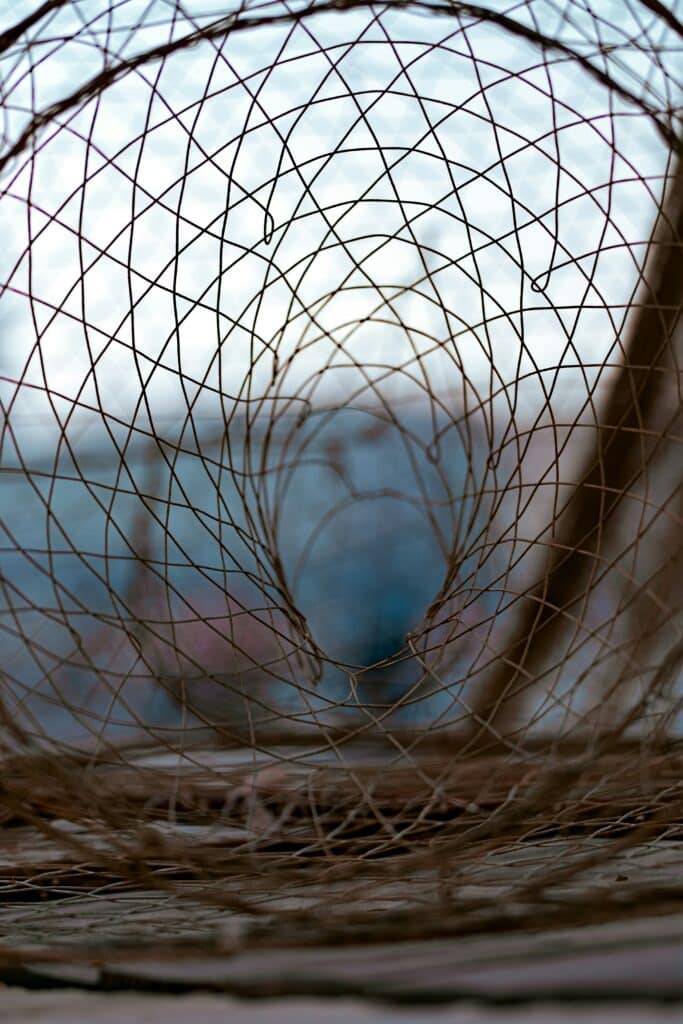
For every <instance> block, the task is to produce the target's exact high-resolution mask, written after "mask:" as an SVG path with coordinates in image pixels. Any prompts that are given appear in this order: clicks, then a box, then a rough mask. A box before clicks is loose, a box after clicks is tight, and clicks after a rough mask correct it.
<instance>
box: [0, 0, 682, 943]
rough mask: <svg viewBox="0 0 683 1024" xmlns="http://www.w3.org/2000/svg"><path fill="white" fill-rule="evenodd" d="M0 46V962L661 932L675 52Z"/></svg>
mask: <svg viewBox="0 0 683 1024" xmlns="http://www.w3.org/2000/svg"><path fill="white" fill-rule="evenodd" d="M3 18H4V20H3V32H2V33H1V34H0V73H1V76H2V77H1V83H2V102H3V113H4V121H3V150H2V154H1V161H0V162H1V164H2V194H1V199H0V210H1V211H2V225H3V229H2V230H3V246H2V253H1V255H0V260H1V264H2V266H1V281H2V293H1V297H0V310H1V312H2V323H3V344H2V348H1V349H0V358H1V360H2V366H1V372H2V392H1V397H2V414H3V419H2V431H1V433H0V469H1V472H2V476H0V486H1V488H2V508H1V512H0V524H1V525H2V532H3V539H2V551H1V554H0V564H1V566H2V571H1V576H0V584H1V597H0V630H1V633H0V636H1V639H0V645H1V650H2V659H1V661H0V670H1V672H2V690H1V694H2V704H1V720H0V752H1V753H2V757H3V760H4V766H3V775H2V788H1V789H0V815H1V816H2V822H3V823H4V825H5V826H6V828H5V829H4V833H5V834H6V836H7V840H6V843H5V849H6V851H7V853H6V855H5V857H4V866H3V868H2V873H3V877H4V883H3V889H4V892H5V893H6V894H7V898H8V905H10V906H13V907H14V906H17V907H19V906H20V908H21V910H20V911H18V910H12V911H11V912H8V914H7V915H6V916H5V917H4V919H3V918H2V915H0V931H2V935H3V940H2V941H3V942H4V943H5V944H6V945H10V946H14V947H16V948H20V949H24V948H27V949H30V950H32V951H33V952H34V953H35V951H36V948H37V947H38V946H45V945H47V946H50V947H51V949H52V952H53V953H54V951H55V949H57V950H59V949H64V950H67V949H74V948H79V947H80V946H82V945H84V944H85V941H86V937H85V933H84V931H83V927H82V925H81V926H79V927H77V926H76V925H75V924H73V923H72V925H69V924H67V925H65V924H64V921H65V919H66V918H65V916H64V913H63V911H64V906H65V903H68V904H69V906H70V907H75V908H76V910H78V908H79V907H80V908H81V910H83V907H84V906H85V903H86V902H87V904H88V906H91V907H95V908H96V922H95V924H92V925H89V926H88V928H89V929H90V930H89V931H88V938H87V941H88V943H89V944H90V945H92V942H93V938H92V934H94V935H95V942H96V943H97V942H100V943H102V944H104V945H106V944H107V942H113V941H116V942H120V941H122V939H123V938H125V940H126V941H127V942H137V943H139V944H145V943H152V942H158V941H160V936H159V935H158V933H155V932H154V930H153V929H150V925H149V920H148V918H144V914H143V915H142V917H141V918H140V920H137V919H136V917H135V914H131V913H130V912H129V910H126V913H125V915H122V911H121V909H120V908H121V906H122V905H123V904H117V903H116V900H113V902H112V899H113V897H112V893H118V894H120V896H121V899H124V898H125V894H126V893H127V892H133V891H135V892H139V891H140V890H144V891H145V892H147V893H156V894H157V899H158V901H160V903H163V901H167V903H164V906H165V907H166V910H165V912H167V913H169V914H171V911H170V909H169V907H171V905H173V906H175V905H176V902H174V901H180V902H181V903H182V901H183V900H185V901H186V902H185V903H183V907H184V910H183V911H182V912H180V917H179V918H178V920H180V921H182V922H183V923H182V927H181V926H180V925H179V924H178V922H177V921H176V919H175V918H174V919H173V920H174V921H175V923H174V924H172V925H171V924H169V931H168V935H167V937H169V938H173V939H178V938H182V937H188V936H189V937H193V936H195V937H196V935H202V936H206V935H212V936H215V935H216V934H219V933H220V929H221V928H222V927H223V925H224V924H225V921H226V920H230V921H231V922H232V924H231V927H233V928H234V927H235V926H236V925H235V922H239V927H240V928H242V929H243V934H244V935H245V936H249V935H259V936H261V935H263V932H264V929H265V930H266V931H268V929H269V928H273V929H275V932H276V933H277V932H278V929H282V928H287V929H289V931H288V932H287V934H289V935H291V934H299V932H298V931H297V929H299V930H300V934H301V935H302V936H304V937H308V938H310V939H316V938H319V937H321V936H323V937H324V936H326V935H338V934H339V933H340V932H342V933H344V932H345V930H350V931H354V929H355V933H362V934H364V935H390V934H399V933H400V934H401V935H405V934H406V933H408V932H409V931H412V932H419V933H427V932H433V931H439V930H445V929H451V930H452V929H456V928H466V927H486V926H487V925H491V924H492V923H493V922H494V921H497V920H499V919H500V916H501V914H503V915H506V916H507V917H510V918H514V919H516V920H518V919H523V920H526V919H529V918H531V919H534V920H536V919H541V918H542V919H555V918H557V919H560V918H561V919H565V918H566V917H568V916H574V917H580V916H581V915H582V914H585V913H587V912H590V908H591V905H592V904H593V903H595V902H599V910H597V909H594V912H595V913H600V914H604V915H611V914H616V913H620V912H624V910H625V909H628V910H629V912H632V911H633V908H634V907H635V908H638V907H645V906H647V907H650V908H652V907H653V906H656V907H658V908H660V909H666V908H668V907H670V906H673V905H675V903H676V899H677V898H679V897H680V893H678V896H677V890H676V886H675V885H674V886H673V887H671V886H669V885H667V883H666V877H665V876H666V872H664V874H661V873H660V872H659V871H658V868H657V866H658V865H662V864H664V865H665V864H666V863H667V862H671V863H674V862H675V858H676V852H675V851H676V848H677V847H676V842H677V841H680V835H681V833H680V821H681V800H682V796H683V794H682V791H681V781H680V780H681V748H680V734H681V718H680V709H681V694H682V691H681V682H680V663H681V659H682V658H683V641H682V633H681V630H682V627H683V618H682V615H681V611H682V605H681V597H682V593H681V572H682V571H683V560H682V557H681V555H682V550H683V549H682V547H681V525H682V511H681V508H682V507H681V482H682V479H681V476H682V475H681V454H680V434H681V416H680V408H681V406H680V366H679V360H680V350H681V339H682V336H681V330H682V328H681V324H680V311H681V302H682V298H683V258H682V256H681V252H682V249H681V245H682V237H683V202H682V197H683V187H682V184H683V181H682V178H681V171H680V163H679V158H680V149H681V144H680V141H679V140H680V116H679V115H680V109H681V76H680V66H681V65H680V58H681V48H682V47H683V27H682V26H681V23H680V21H679V20H677V18H676V16H675V15H674V14H673V13H670V12H669V11H668V9H665V7H664V5H661V4H658V3H657V4H656V3H654V2H653V3H647V2H640V0H629V2H627V3H623V2H620V3H615V4H611V3H604V4H600V5H598V10H594V9H593V8H592V7H591V6H590V5H588V4H584V3H582V2H580V0H573V2H571V3H566V4H562V5H559V6H557V5H555V4H553V3H551V2H545V0H543V2H541V0H538V2H535V3H531V2H529V3H526V4H518V5H516V6H514V7H510V8H509V9H508V8H507V7H505V6H504V5H502V4H498V3H492V4H487V5H484V6H481V7H480V6H475V5H469V4H459V3H448V4H430V3H409V4H403V3H391V2H390V3H387V4H382V5H379V6H378V5H374V4H373V5H369V4H366V3H363V2H349V3H346V2H342V3H338V2H335V3H334V4H329V3H325V2H320V3H317V4H312V5H303V6H302V5H297V4H283V3H280V2H274V3H270V4H259V5H257V4H251V5H241V6H239V7H233V8H226V6H225V5H224V4H213V5H212V4H211V3H209V4H208V5H207V4H205V3H203V4H199V3H197V4H195V3H187V4H182V5H181V4H179V3H162V2H151V3H148V4H146V5H143V4H138V3H136V2H133V0H127V2H123V3H119V4H107V3H99V2H95V3H92V4H90V3H79V4H74V3H60V2H51V3H47V4H44V5H43V6H42V7H41V8H40V9H37V10H36V11H32V10H29V8H28V6H25V5H23V4H19V5H17V4H13V5H11V10H10V11H9V12H7V11H6V12H5V14H4V16H3ZM653 864H654V867H653V866H652V865H653ZM617 878H618V879H619V881H618V882H617V881H615V879H617ZM105 893H106V896H105ZM38 894H42V895H43V896H48V897H50V899H49V901H48V903H47V904H45V903H43V904H41V905H40V911H38V910H37V909H36V906H35V905H34V902H33V897H34V896H37V895H38ZM596 894H597V895H596ZM150 898H151V897H150ZM79 900H80V901H82V902H81V903H79ZM13 901H16V903H15V902H13ZM69 901H70V902H69ZM98 901H99V902H98ZM46 907H48V910H46ZM54 908H57V910H55V911H54V912H55V914H56V915H57V916H56V918H55V920H57V918H58V919H59V926H58V927H57V926H55V928H54V934H53V933H52V932H50V928H49V927H48V926H47V925H46V921H48V920H50V914H51V913H53V910H54ZM97 908H99V910H98V909H97ZM117 908H118V909H117ZM190 908H193V910H192V914H194V917H193V916H192V914H190ZM57 911H58V913H57ZM79 913H80V911H79ZM83 913H85V911H83ZM97 914H99V917H98V916H97ZM60 915H61V916H60ZM171 916H172V914H171ZM72 917H73V919H74V920H75V917H76V911H74V912H73V914H72ZM143 918H144V920H143ZM69 920H71V919H70V918H69ZM80 920H81V921H82V920H83V917H82V915H81V918H80ZM169 920H170V918H169ZM190 920H191V921H194V925H192V924H188V923H187V922H188V921H190ZM70 929H71V930H70ZM93 929H94V932H93ZM193 929H194V931H193ZM221 934H222V933H221ZM207 941H208V940H207Z"/></svg>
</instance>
